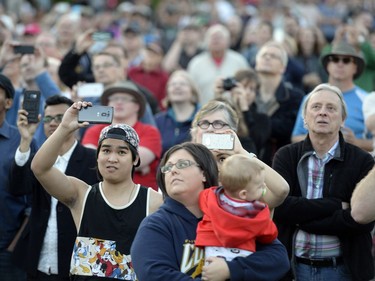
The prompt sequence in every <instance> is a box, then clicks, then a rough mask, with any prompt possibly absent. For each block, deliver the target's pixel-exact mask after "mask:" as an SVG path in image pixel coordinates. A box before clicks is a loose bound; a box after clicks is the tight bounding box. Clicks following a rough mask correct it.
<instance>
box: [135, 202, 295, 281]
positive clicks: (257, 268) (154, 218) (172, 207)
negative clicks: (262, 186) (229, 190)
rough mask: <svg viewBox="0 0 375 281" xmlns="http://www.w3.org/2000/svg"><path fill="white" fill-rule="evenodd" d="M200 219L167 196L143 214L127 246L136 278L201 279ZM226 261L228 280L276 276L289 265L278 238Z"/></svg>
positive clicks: (274, 278)
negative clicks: (244, 255) (129, 246)
mask: <svg viewBox="0 0 375 281" xmlns="http://www.w3.org/2000/svg"><path fill="white" fill-rule="evenodd" d="M199 221H200V219H198V218H196V217H195V216H194V215H193V214H192V213H191V212H190V211H188V209H186V208H185V206H183V205H182V204H181V203H179V202H177V201H175V200H173V199H172V198H169V197H167V198H166V199H165V202H164V204H163V205H162V206H161V207H160V209H159V210H158V211H157V212H155V213H154V214H152V215H150V216H148V217H146V218H145V219H144V220H143V221H142V223H141V225H140V227H139V229H138V232H137V235H136V237H135V239H134V241H133V244H132V248H131V250H130V253H131V256H132V261H133V266H134V269H135V272H136V274H137V277H138V280H139V281H145V280H147V281H161V280H179V281H184V280H201V278H200V276H201V269H202V268H201V267H200V265H201V263H200V262H201V260H202V258H204V250H203V249H202V248H198V247H195V245H194V242H195V237H196V229H197V225H198V222H199ZM227 264H228V267H229V270H230V275H231V279H230V280H231V281H240V280H270V281H271V280H279V279H280V278H281V277H282V276H283V275H284V274H285V273H286V272H287V271H288V269H289V262H288V258H287V255H286V251H285V248H284V246H282V245H281V243H280V242H279V241H278V240H275V242H273V243H272V244H268V245H260V244H258V245H257V251H256V252H255V253H254V254H252V255H250V256H248V257H246V258H235V259H233V260H232V261H231V262H227ZM192 278H193V279H192Z"/></svg>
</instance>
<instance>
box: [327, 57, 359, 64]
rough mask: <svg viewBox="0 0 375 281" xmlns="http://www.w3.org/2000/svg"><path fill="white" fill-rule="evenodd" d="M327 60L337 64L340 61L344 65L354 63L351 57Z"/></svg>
mask: <svg viewBox="0 0 375 281" xmlns="http://www.w3.org/2000/svg"><path fill="white" fill-rule="evenodd" d="M329 60H330V61H331V62H333V63H339V62H340V61H342V62H343V63H344V64H348V63H351V62H354V59H353V58H351V57H338V56H330V57H329Z"/></svg>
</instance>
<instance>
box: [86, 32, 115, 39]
mask: <svg viewBox="0 0 375 281" xmlns="http://www.w3.org/2000/svg"><path fill="white" fill-rule="evenodd" d="M91 38H92V40H94V41H111V40H112V33H111V32H108V31H97V32H94V33H93V34H92V36H91Z"/></svg>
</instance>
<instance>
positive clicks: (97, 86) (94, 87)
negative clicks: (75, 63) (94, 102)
mask: <svg viewBox="0 0 375 281" xmlns="http://www.w3.org/2000/svg"><path fill="white" fill-rule="evenodd" d="M103 91H104V86H103V84H102V83H85V84H82V85H81V86H79V87H78V89H77V95H78V96H79V97H80V98H87V97H100V96H101V95H102V93H103Z"/></svg>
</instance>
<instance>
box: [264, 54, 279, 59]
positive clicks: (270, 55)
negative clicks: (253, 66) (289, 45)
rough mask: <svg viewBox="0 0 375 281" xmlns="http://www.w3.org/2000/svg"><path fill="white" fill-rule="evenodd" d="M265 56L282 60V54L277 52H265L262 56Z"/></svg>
mask: <svg viewBox="0 0 375 281" xmlns="http://www.w3.org/2000/svg"><path fill="white" fill-rule="evenodd" d="M265 57H269V58H271V59H275V60H281V58H280V56H278V55H276V54H273V53H263V54H262V58H265Z"/></svg>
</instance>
